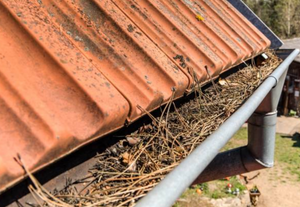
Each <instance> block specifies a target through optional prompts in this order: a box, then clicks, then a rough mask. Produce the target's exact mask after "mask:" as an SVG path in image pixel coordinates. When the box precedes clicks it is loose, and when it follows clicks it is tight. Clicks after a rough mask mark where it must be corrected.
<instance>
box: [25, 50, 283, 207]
mask: <svg viewBox="0 0 300 207" xmlns="http://www.w3.org/2000/svg"><path fill="white" fill-rule="evenodd" d="M267 54H268V56H269V58H268V59H267V60H266V61H265V62H264V63H263V64H262V65H261V66H259V67H256V66H255V65H254V64H251V65H249V66H247V65H246V63H245V65H246V67H245V68H243V69H241V70H239V71H238V72H236V73H234V74H232V75H230V76H229V77H227V78H226V79H219V80H218V82H216V83H214V82H213V81H211V84H212V85H211V87H209V88H208V89H206V90H205V91H202V90H201V87H200V85H199V87H198V84H199V83H197V81H195V93H196V94H197V95H196V98H195V99H194V100H191V101H190V102H188V103H185V104H183V105H182V106H181V107H180V108H177V107H176V106H175V104H174V103H173V101H172V99H171V100H170V101H169V102H168V103H167V105H166V106H165V108H164V109H163V111H162V115H161V116H160V117H153V116H152V115H151V114H150V113H147V112H146V113H147V114H148V115H149V116H150V118H151V119H152V124H148V125H144V126H143V127H141V128H140V129H139V130H138V131H136V132H134V133H132V134H130V135H128V136H126V137H125V138H124V139H122V140H120V141H119V142H118V143H117V144H115V145H114V146H112V147H110V148H108V149H107V150H106V151H105V152H104V153H102V154H99V155H98V156H97V163H96V164H95V165H94V167H93V168H92V169H90V171H89V173H90V176H89V177H87V178H83V179H82V180H77V181H74V182H71V181H70V182H68V184H67V186H66V187H65V188H64V189H63V190H60V191H57V190H55V191H54V192H52V194H50V193H49V192H46V190H45V189H43V188H42V187H41V185H39V183H38V182H37V181H36V180H34V183H35V186H34V187H33V186H31V187H30V190H31V191H32V193H33V194H34V195H35V196H36V197H39V198H40V199H42V203H41V202H40V205H48V206H104V205H108V206H131V205H134V204H135V202H136V201H137V200H139V199H140V198H141V197H143V196H144V195H146V193H147V192H149V191H150V190H151V189H152V188H153V187H154V186H156V185H157V184H158V182H159V181H161V180H162V179H163V178H164V177H165V176H166V175H167V174H168V173H169V172H170V171H171V170H172V169H174V167H176V166H177V165H178V164H179V163H180V161H182V160H183V159H184V158H185V157H187V156H188V155H189V154H190V153H191V152H192V151H193V150H194V149H195V147H197V146H198V145H199V144H200V143H201V142H202V141H203V140H205V138H206V137H208V136H209V135H210V134H212V133H213V132H214V131H215V130H216V129H217V128H218V127H219V126H220V125H221V124H222V123H223V122H224V121H226V119H227V118H228V117H229V116H230V115H231V114H232V113H233V112H234V111H235V110H236V109H237V108H238V107H240V106H241V104H242V103H243V102H244V101H245V100H246V99H247V98H248V97H249V96H250V95H251V94H252V93H253V92H254V91H255V89H256V88H257V87H258V86H259V85H260V84H261V83H262V81H263V80H264V79H265V78H266V77H267V76H268V75H269V74H270V73H271V72H272V71H273V70H274V69H275V68H276V67H277V66H278V65H279V63H280V60H279V59H278V58H277V57H276V56H275V55H273V54H272V53H270V52H267ZM171 108H172V112H171V110H170V109H171ZM140 109H141V110H143V109H142V108H140ZM28 173H29V172H28ZM33 179H34V178H33ZM74 183H76V184H78V183H82V184H84V186H85V187H83V188H82V189H81V190H78V189H77V188H76V187H74V185H73V184H74Z"/></svg>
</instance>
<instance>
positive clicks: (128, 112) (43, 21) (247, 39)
mask: <svg viewBox="0 0 300 207" xmlns="http://www.w3.org/2000/svg"><path fill="white" fill-rule="evenodd" d="M0 45H1V47H0V142H1V144H0V177H1V179H0V191H3V190H5V189H6V188H7V187H9V186H11V185H13V184H14V183H16V182H17V181H19V180H20V179H21V178H22V175H23V171H22V169H21V167H20V166H19V165H18V164H17V163H16V162H15V161H14V159H13V157H15V156H16V155H17V154H20V156H21V157H22V160H23V162H24V163H25V164H26V165H27V167H28V168H29V169H30V170H37V169H39V168H41V167H43V166H45V165H47V164H49V163H51V162H53V161H55V160H56V159H58V158H60V157H62V156H65V155H66V154H68V153H70V152H71V151H73V150H74V149H76V148H78V147H80V146H82V145H84V144H86V143H88V142H91V141H92V140H94V139H97V138H99V137H101V136H104V135H105V134H108V133H110V132H112V131H114V130H116V129H118V128H121V127H123V126H124V124H126V123H129V122H132V121H134V120H137V119H138V118H139V117H141V116H143V115H144V114H145V110H146V111H152V110H154V109H156V108H158V107H160V106H161V104H163V103H166V102H167V101H168V100H169V99H170V98H171V97H172V96H173V95H174V98H180V97H182V96H183V95H184V93H185V92H186V91H187V90H190V89H191V87H192V85H193V83H194V80H195V79H196V78H197V80H199V81H201V83H202V84H204V83H205V82H207V81H209V80H208V77H209V76H212V77H218V76H219V75H220V74H221V73H222V72H224V71H226V70H229V69H230V68H232V67H233V66H235V65H237V64H240V63H241V62H242V61H245V60H247V59H249V58H251V57H253V56H256V55H257V54H259V53H261V52H262V51H264V50H265V49H266V48H267V47H269V46H270V41H269V40H268V39H267V38H266V37H265V36H264V35H263V34H262V33H261V32H260V31H258V30H257V29H256V28H255V27H254V26H253V25H252V24H251V23H250V22H249V21H248V20H247V19H246V18H245V17H243V16H242V15H241V14H240V13H239V12H238V11H237V10H236V9H235V8H234V7H233V6H232V5H230V4H229V3H228V2H227V1H226V0H221V1H220V0H201V1H193V0H184V1H158V0H150V1H145V0H142V1H135V0H113V1H109V0H102V1H84V0H72V1H71V0H43V1H10V0H0ZM207 72H208V73H210V74H209V75H208V74H207ZM173 92H174V94H173Z"/></svg>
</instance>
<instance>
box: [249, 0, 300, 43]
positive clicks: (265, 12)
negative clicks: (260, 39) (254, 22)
mask: <svg viewBox="0 0 300 207" xmlns="http://www.w3.org/2000/svg"><path fill="white" fill-rule="evenodd" d="M244 2H245V3H246V4H247V5H248V6H249V7H250V8H251V9H252V10H253V11H254V13H256V14H257V16H259V17H260V18H261V19H262V21H263V22H264V23H266V25H268V26H269V27H270V29H271V30H273V31H274V32H275V33H276V34H277V35H278V36H279V37H281V38H291V37H296V36H300V12H299V9H300V1H299V0H244Z"/></svg>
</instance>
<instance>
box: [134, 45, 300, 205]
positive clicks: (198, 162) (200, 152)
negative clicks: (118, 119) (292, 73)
mask: <svg viewBox="0 0 300 207" xmlns="http://www.w3.org/2000/svg"><path fill="white" fill-rule="evenodd" d="M298 53H299V50H298V49H297V50H294V51H293V52H292V53H291V54H290V55H289V56H288V57H287V58H286V59H285V60H284V61H283V62H282V63H281V64H280V65H279V66H278V68H277V69H276V70H275V71H274V72H273V73H272V74H271V75H270V76H269V77H268V78H267V79H266V80H265V81H264V82H263V83H262V84H261V86H260V87H258V89H257V90H256V91H255V92H254V93H253V94H252V96H251V97H250V98H249V99H248V100H247V101H246V102H245V103H244V104H243V105H242V106H241V107H240V108H239V109H238V110H237V111H236V112H235V113H234V114H233V115H232V116H231V117H230V118H229V119H228V120H227V121H226V122H224V123H223V124H222V125H221V126H220V127H219V129H218V130H216V131H215V132H214V133H213V134H212V135H210V136H209V137H208V138H207V139H206V140H205V141H204V142H203V143H202V144H201V145H200V146H198V147H197V148H196V149H195V150H194V151H193V152H192V153H191V154H190V155H189V156H188V157H187V158H186V159H185V160H183V161H182V162H181V163H180V165H179V166H177V167H176V168H175V169H174V170H173V171H172V172H171V173H169V174H168V175H167V176H166V177H165V178H164V179H163V180H162V181H161V182H160V183H159V184H158V185H157V186H156V187H155V188H154V189H153V190H152V191H150V192H149V193H148V194H147V195H146V196H145V197H144V198H143V199H142V200H141V201H139V202H138V203H137V205H136V206H137V207H144V206H155V207H166V206H172V205H173V203H174V202H175V201H176V199H177V198H178V197H180V195H181V194H182V193H183V192H184V190H185V189H186V188H187V187H189V186H190V185H191V184H192V183H193V182H194V181H195V180H196V179H197V178H198V176H199V174H200V173H201V172H203V171H204V169H205V168H206V167H207V166H208V165H209V163H210V162H211V161H212V160H213V159H214V158H215V156H216V155H217V154H218V152H219V151H220V150H221V148H222V147H223V146H224V145H225V144H226V143H227V142H228V141H229V140H230V138H231V137H232V136H233V135H234V133H235V132H236V131H237V130H238V129H239V128H240V127H241V126H242V125H243V123H245V122H246V121H247V120H248V118H249V117H250V116H251V115H252V114H253V112H254V111H256V109H257V108H258V107H259V106H260V108H263V106H265V104H261V103H262V101H263V100H264V99H265V97H266V96H267V95H268V94H269V95H270V97H271V98H274V99H276V97H274V96H273V95H275V94H274V93H273V94H272V93H271V94H270V93H269V92H270V90H271V89H272V88H274V86H278V88H279V84H278V83H279V82H280V81H279V80H280V79H284V78H285V74H286V70H287V68H288V66H289V65H290V63H291V62H292V61H293V60H294V59H295V57H296V56H297V55H298ZM275 88H277V87H275ZM278 90H279V89H278ZM276 93H279V92H278V91H277V90H276ZM272 104H273V102H270V106H275V105H274V104H273V105H272ZM255 130H256V129H255ZM256 142H259V141H257V140H255V138H254V137H253V138H252V139H249V144H248V147H247V150H244V149H245V147H243V148H238V149H237V150H233V151H232V152H225V153H231V154H232V155H236V156H229V157H231V158H232V157H234V159H237V160H236V163H237V164H238V163H239V164H240V166H243V163H247V162H249V163H253V161H251V159H253V156H259V155H260V153H261V151H260V150H255V149H253V147H252V146H254V144H255V143H256ZM251 150H252V151H251ZM250 152H251V153H250ZM241 153H242V154H243V155H242V156H241V155H240V154H241ZM256 153H257V154H256ZM273 153H274V151H273ZM271 154H272V152H271V153H270V154H269V155H268V156H267V158H269V156H270V155H271ZM218 157H219V156H218ZM239 157H243V159H244V160H243V161H241V160H240V161H239ZM267 158H266V160H267V161H268V159H267ZM229 160H230V161H232V159H229ZM272 160H273V158H272ZM272 162H273V161H272ZM247 166H248V167H250V168H249V170H252V167H251V166H250V165H247ZM226 168H227V169H229V166H226ZM217 169H219V168H217ZM239 169H240V168H239ZM237 170H238V169H237ZM229 172H230V170H229ZM210 176H211V175H210ZM222 177H224V176H222ZM210 178H212V177H210ZM210 180H212V179H210Z"/></svg>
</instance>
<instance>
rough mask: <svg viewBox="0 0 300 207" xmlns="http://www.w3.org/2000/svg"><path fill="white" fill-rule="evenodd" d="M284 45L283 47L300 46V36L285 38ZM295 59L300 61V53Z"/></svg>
mask: <svg viewBox="0 0 300 207" xmlns="http://www.w3.org/2000/svg"><path fill="white" fill-rule="evenodd" d="M283 43H284V44H283V46H282V47H281V49H295V48H300V38H293V39H286V40H283ZM294 61H297V62H300V55H298V56H297V58H295V60H294Z"/></svg>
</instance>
